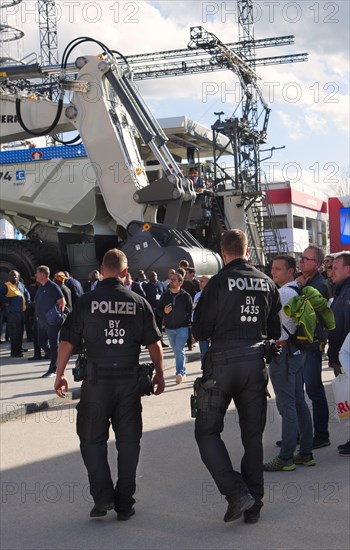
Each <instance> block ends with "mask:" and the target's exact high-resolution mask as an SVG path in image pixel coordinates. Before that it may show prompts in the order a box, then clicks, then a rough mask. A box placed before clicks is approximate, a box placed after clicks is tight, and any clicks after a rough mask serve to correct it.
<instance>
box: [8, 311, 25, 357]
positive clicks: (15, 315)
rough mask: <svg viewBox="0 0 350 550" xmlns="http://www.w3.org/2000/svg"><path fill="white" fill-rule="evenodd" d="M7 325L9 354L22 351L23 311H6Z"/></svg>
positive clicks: (16, 353)
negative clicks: (9, 344)
mask: <svg viewBox="0 0 350 550" xmlns="http://www.w3.org/2000/svg"><path fill="white" fill-rule="evenodd" d="M7 326H8V331H9V337H10V342H11V356H15V355H20V354H21V352H22V343H23V330H24V313H23V312H22V311H9V312H7Z"/></svg>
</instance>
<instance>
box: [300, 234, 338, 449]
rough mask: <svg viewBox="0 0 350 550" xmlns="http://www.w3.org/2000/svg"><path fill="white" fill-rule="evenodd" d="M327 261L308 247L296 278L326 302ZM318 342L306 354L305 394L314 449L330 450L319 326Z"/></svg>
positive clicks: (322, 337)
mask: <svg viewBox="0 0 350 550" xmlns="http://www.w3.org/2000/svg"><path fill="white" fill-rule="evenodd" d="M323 261H324V252H323V250H322V248H320V247H319V246H316V245H313V244H311V245H309V246H308V248H306V249H305V250H304V252H303V253H302V255H301V257H300V259H299V269H300V271H301V275H299V277H297V279H296V281H297V283H298V284H299V285H300V286H301V287H303V286H306V285H309V286H312V287H313V288H316V290H318V291H319V292H320V294H322V296H323V297H324V298H326V299H327V300H328V299H329V291H328V286H327V282H326V280H325V279H324V277H323V276H322V275H321V273H320V267H321V265H322V263H323ZM316 330H317V334H318V342H315V346H314V347H315V349H313V350H307V351H305V353H306V365H305V368H304V370H303V376H304V382H305V388H306V393H307V394H308V396H309V398H310V399H311V401H312V413H313V425H314V439H313V448H314V449H320V448H322V447H328V446H329V445H330V441H329V431H328V422H329V409H328V403H327V398H326V393H325V389H324V386H323V383H322V352H323V349H324V345H325V341H326V336H325V334H324V333H323V328H322V325H321V323H320V322H318V323H317V329H316Z"/></svg>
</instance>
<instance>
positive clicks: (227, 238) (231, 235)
mask: <svg viewBox="0 0 350 550" xmlns="http://www.w3.org/2000/svg"><path fill="white" fill-rule="evenodd" d="M220 246H221V248H222V249H223V250H224V251H225V252H227V254H229V255H230V256H237V257H240V258H241V257H243V256H244V255H245V253H246V250H247V246H248V239H247V235H246V234H245V233H244V231H242V230H241V229H231V230H229V231H224V232H223V234H222V235H221V242H220Z"/></svg>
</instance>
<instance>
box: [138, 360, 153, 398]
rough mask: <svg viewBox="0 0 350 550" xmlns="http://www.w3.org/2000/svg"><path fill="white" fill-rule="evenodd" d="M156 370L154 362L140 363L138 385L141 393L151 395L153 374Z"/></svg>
mask: <svg viewBox="0 0 350 550" xmlns="http://www.w3.org/2000/svg"><path fill="white" fill-rule="evenodd" d="M153 371H154V364H153V363H143V364H141V365H139V379H138V386H139V391H140V395H141V396H143V395H151V393H153V384H152V376H153Z"/></svg>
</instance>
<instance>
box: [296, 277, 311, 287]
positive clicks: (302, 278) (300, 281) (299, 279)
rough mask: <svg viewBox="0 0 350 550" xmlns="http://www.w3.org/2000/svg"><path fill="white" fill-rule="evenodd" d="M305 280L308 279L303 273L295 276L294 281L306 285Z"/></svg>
mask: <svg viewBox="0 0 350 550" xmlns="http://www.w3.org/2000/svg"><path fill="white" fill-rule="evenodd" d="M307 281H308V279H307V278H306V277H304V275H299V277H297V278H296V279H295V282H296V283H298V284H299V285H300V286H302V287H303V286H305V285H306V283H307Z"/></svg>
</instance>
